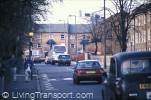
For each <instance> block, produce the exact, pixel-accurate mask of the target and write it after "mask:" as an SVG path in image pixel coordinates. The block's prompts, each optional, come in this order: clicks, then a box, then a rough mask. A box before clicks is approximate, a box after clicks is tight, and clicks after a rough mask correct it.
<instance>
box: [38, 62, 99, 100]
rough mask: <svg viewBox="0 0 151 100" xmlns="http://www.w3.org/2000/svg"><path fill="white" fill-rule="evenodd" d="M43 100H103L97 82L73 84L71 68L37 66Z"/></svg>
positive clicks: (40, 96) (42, 64)
mask: <svg viewBox="0 0 151 100" xmlns="http://www.w3.org/2000/svg"><path fill="white" fill-rule="evenodd" d="M36 66H37V69H38V73H39V80H40V84H39V85H40V88H41V93H39V94H38V93H37V94H38V96H39V98H43V99H42V100H101V93H100V90H101V84H98V83H97V82H89V81H87V82H81V83H80V84H79V85H76V84H73V79H72V73H73V69H72V67H73V66H75V65H73V64H72V65H71V66H57V64H56V65H49V64H48V65H46V64H44V63H41V64H36Z"/></svg>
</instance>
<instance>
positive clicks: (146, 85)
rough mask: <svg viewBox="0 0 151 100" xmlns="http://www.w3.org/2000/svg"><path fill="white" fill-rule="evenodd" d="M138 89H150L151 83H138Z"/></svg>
mask: <svg viewBox="0 0 151 100" xmlns="http://www.w3.org/2000/svg"><path fill="white" fill-rule="evenodd" d="M139 88H140V89H151V84H147V83H146V84H139Z"/></svg>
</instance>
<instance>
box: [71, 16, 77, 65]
mask: <svg viewBox="0 0 151 100" xmlns="http://www.w3.org/2000/svg"><path fill="white" fill-rule="evenodd" d="M72 16H74V18H75V28H76V29H75V31H76V32H75V36H76V42H75V44H76V45H75V46H76V48H75V49H76V50H75V51H76V63H77V62H78V53H77V51H78V50H77V38H78V37H77V24H76V15H69V17H72Z"/></svg>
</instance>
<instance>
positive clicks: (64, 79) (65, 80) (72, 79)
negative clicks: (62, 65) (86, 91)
mask: <svg viewBox="0 0 151 100" xmlns="http://www.w3.org/2000/svg"><path fill="white" fill-rule="evenodd" d="M63 80H65V81H66V80H67V81H69V80H73V78H63Z"/></svg>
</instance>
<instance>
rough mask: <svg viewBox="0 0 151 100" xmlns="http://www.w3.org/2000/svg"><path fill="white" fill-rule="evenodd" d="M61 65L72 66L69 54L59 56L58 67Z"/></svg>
mask: <svg viewBox="0 0 151 100" xmlns="http://www.w3.org/2000/svg"><path fill="white" fill-rule="evenodd" d="M60 65H68V66H70V65H71V60H70V55H69V54H62V55H59V56H58V66H60Z"/></svg>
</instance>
